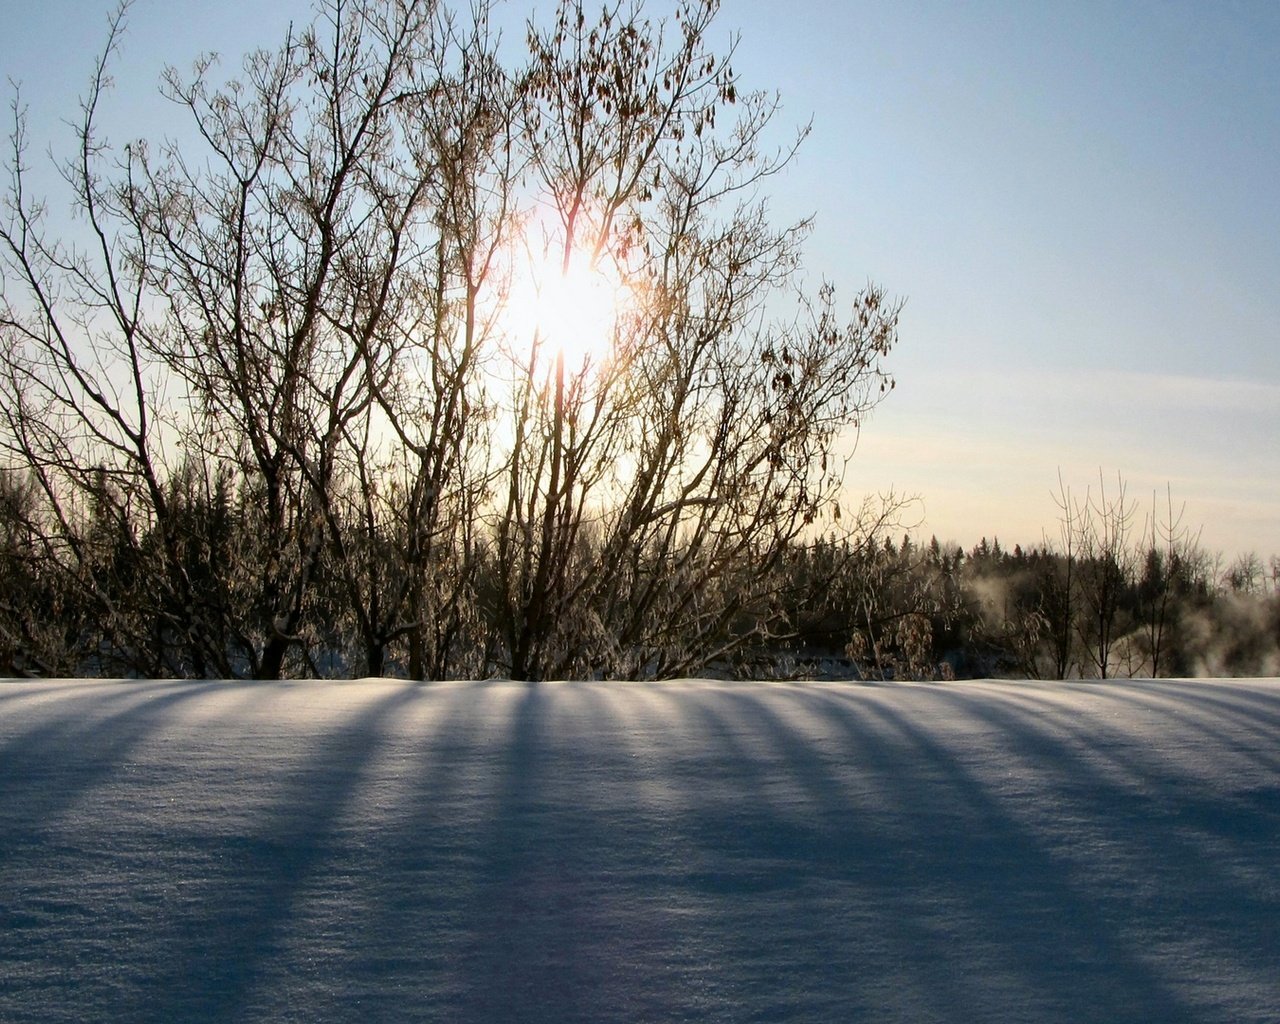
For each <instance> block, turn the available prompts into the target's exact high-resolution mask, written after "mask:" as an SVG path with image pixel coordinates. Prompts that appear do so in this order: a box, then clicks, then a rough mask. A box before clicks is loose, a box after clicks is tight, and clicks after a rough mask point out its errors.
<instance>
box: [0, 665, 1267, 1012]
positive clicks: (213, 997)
mask: <svg viewBox="0 0 1280 1024" xmlns="http://www.w3.org/2000/svg"><path fill="white" fill-rule="evenodd" d="M1278 740H1280V682H1277V681H1275V680H1269V681H1229V682H1228V681H1222V682H1196V683H1184V682H1158V683H1149V682H1148V683H1119V682H1108V683H1092V684H1082V683H1051V684H1040V683H1023V682H1018V683H1004V682H1001V683H965V684H946V685H936V684H929V685H924V684H886V685H874V686H873V685H846V684H797V685H781V684H742V683H733V684H729V683H708V682H676V683H665V684H617V683H552V684H547V683H542V684H524V683H510V682H493V683H443V684H412V683H404V682H397V681H383V680H377V681H362V682H353V683H331V682H325V683H274V684H261V683H221V682H217V683H214V682H170V683H155V682H100V681H94V682H77V681H70V682H13V683H4V684H0V1020H4V1021H9V1022H19V1021H41V1022H52V1021H88V1020H104V1021H105V1020H110V1021H117V1022H124V1021H232V1020H235V1021H264V1022H265V1021H272V1022H276V1021H330V1020H335V1021H336V1020H359V1021H362V1022H372V1021H381V1020H388V1021H391V1020H395V1021H418V1020H421V1021H436V1020H438V1021H458V1022H471V1021H474V1022H480V1021H485V1022H500V1021H547V1022H557V1024H559V1022H572V1021H582V1022H604V1021H672V1020H690V1021H748V1020H758V1021H770V1022H784V1021H903V1022H906V1021H911V1022H923V1021H965V1022H974V1021H1001V1022H1011V1021H1064V1022H1065V1021H1072V1022H1080V1021H1107V1022H1122V1021H1165V1022H1171V1021H1233V1022H1240V1021H1262V1020H1274V1019H1275V1014H1276V1012H1277V1007H1280V972H1277V969H1276V965H1277V963H1280V872H1278V871H1277V868H1280V852H1278V851H1280V743H1278V742H1277V741H1278Z"/></svg>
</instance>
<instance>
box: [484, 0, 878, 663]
mask: <svg viewBox="0 0 1280 1024" xmlns="http://www.w3.org/2000/svg"><path fill="white" fill-rule="evenodd" d="M717 6H718V5H717V4H716V3H715V2H713V0H689V2H685V3H682V4H680V5H679V7H678V11H677V14H676V17H675V25H674V27H671V26H660V27H659V28H657V29H655V28H653V27H652V26H651V25H650V24H649V23H648V22H643V21H641V20H640V18H639V7H638V5H633V6H631V7H627V8H624V7H623V6H622V5H620V4H615V5H610V6H607V7H606V8H605V9H604V11H603V12H602V14H601V15H600V17H599V19H598V20H597V21H595V22H589V21H587V20H586V19H585V18H584V17H583V12H582V8H581V6H580V5H579V4H576V3H571V2H566V3H562V4H560V5H559V7H558V9H557V13H556V15H555V18H554V20H553V23H552V25H551V27H550V28H548V29H545V30H540V29H538V28H537V27H536V26H535V27H531V30H530V47H531V51H532V53H533V58H534V59H533V66H532V70H531V74H530V78H529V92H528V99H527V103H526V107H525V110H524V117H525V123H526V126H527V129H528V138H527V142H528V145H529V147H530V155H531V166H532V168H533V170H534V172H535V178H534V181H533V183H532V187H533V188H534V191H535V195H536V196H537V197H538V198H539V199H541V200H542V201H543V202H544V203H545V204H547V206H549V207H550V209H551V210H552V211H553V215H554V217H553V224H552V227H551V229H550V231H549V237H550V244H551V247H552V248H553V250H554V251H555V252H556V254H557V255H558V257H559V263H560V270H561V272H562V273H566V274H567V273H570V272H572V269H573V262H574V261H575V260H583V261H585V262H586V263H587V265H588V266H589V267H592V268H598V267H600V266H601V265H602V264H603V265H607V266H609V267H612V268H616V269H615V271H614V272H615V274H616V275H617V276H618V277H619V278H621V279H623V280H626V281H627V282H628V284H629V291H630V293H631V295H632V297H633V298H632V303H633V305H632V306H631V308H630V309H626V310H624V311H623V312H622V314H621V315H620V316H619V317H618V318H617V320H616V322H614V323H613V324H611V325H610V326H609V328H608V330H609V332H610V333H609V337H608V339H607V340H608V342H609V344H608V346H607V350H606V351H605V352H603V353H601V354H599V355H597V356H594V357H591V356H589V357H588V358H586V359H585V360H582V361H580V362H574V361H573V360H572V357H571V356H569V355H567V354H566V350H567V348H568V346H567V345H566V344H565V343H566V341H568V340H570V339H566V338H559V337H554V336H549V335H547V334H545V333H544V332H543V331H542V330H540V329H539V327H540V325H534V330H533V331H532V333H531V336H530V337H529V339H528V342H527V347H526V348H525V349H524V350H518V349H517V350H516V351H515V352H514V353H513V355H514V359H513V366H512V376H513V379H514V381H515V384H514V386H513V388H512V391H511V400H510V403H509V413H508V414H509V415H510V417H511V420H512V422H513V424H514V427H513V437H512V443H511V448H510V452H509V455H508V459H507V463H506V466H505V471H504V477H505V491H506V493H505V501H504V503H503V504H502V506H501V507H500V508H498V509H497V510H496V511H497V518H496V521H495V525H494V535H495V547H494V555H493V558H494V566H495V573H496V575H497V577H498V579H499V580H500V586H499V588H498V590H497V601H496V604H495V608H494V615H495V617H496V620H497V621H498V622H499V623H501V630H502V635H503V637H504V640H505V647H506V652H505V656H506V659H507V665H506V667H507V669H508V670H509V671H510V672H511V674H512V675H515V676H517V677H525V676H533V677H537V676H545V675H560V674H570V673H572V674H578V673H584V672H591V671H596V672H604V673H607V674H616V675H634V674H639V673H644V674H656V675H671V674H676V673H681V672H687V671H691V670H693V669H695V668H698V667H702V666H706V665H708V664H711V663H714V662H716V661H717V660H718V659H724V658H726V657H728V656H729V655H730V654H731V652H732V651H733V650H734V649H735V648H736V647H738V646H740V645H742V644H743V643H745V642H747V640H749V639H754V638H756V637H757V635H758V634H765V635H768V634H769V633H770V632H771V631H773V630H775V629H778V628H782V626H781V621H780V616H779V615H778V609H777V607H776V602H775V601H773V600H772V597H773V595H774V594H775V592H776V590H777V588H778V578H777V573H778V570H779V569H780V567H781V566H782V564H783V561H784V559H785V557H786V553H787V552H788V550H789V548H790V547H791V545H792V544H794V543H795V542H796V541H798V540H799V539H800V538H801V536H802V535H803V533H804V531H805V529H806V528H808V527H809V526H810V525H811V524H813V523H814V522H815V521H816V520H817V519H818V517H819V516H820V515H822V514H823V513H824V512H828V511H830V510H831V509H832V508H833V507H834V503H835V501H836V499H837V496H838V492H839V489H840V482H841V478H840V469H841V466H840V465H839V464H838V463H837V460H836V459H835V456H834V446H835V442H836V440H837V438H838V437H839V436H841V434H842V433H844V432H846V431H849V430H851V429H855V428H856V426H857V424H858V423H859V421H860V418H861V417H862V416H863V415H864V414H865V413H866V412H867V411H868V410H869V409H870V408H871V407H872V406H873V405H874V404H875V402H876V401H877V400H878V399H879V398H880V396H881V395H883V394H884V393H885V392H886V391H887V390H888V389H889V388H891V387H892V380H891V379H890V378H888V377H887V375H885V374H884V372H883V371H882V369H881V367H880V362H879V360H880V358H881V357H882V356H884V355H885V354H887V353H888V351H889V349H890V347H891V346H892V344H893V343H894V340H895V337H896V324H897V314H898V307H897V305H896V304H894V303H891V302H888V301H886V300H885V298H884V296H883V294H882V293H881V292H880V291H879V290H876V289H868V290H867V291H866V292H864V293H863V294H862V295H860V296H859V297H858V298H857V299H856V300H855V302H854V308H853V313H852V316H851V318H850V319H848V320H841V318H840V317H839V316H838V315H837V313H836V309H835V299H834V293H833V291H832V290H831V289H830V288H829V287H824V288H823V289H822V290H821V292H820V294H819V296H818V297H817V299H816V300H815V301H813V302H812V303H802V304H801V305H800V306H799V310H798V312H797V313H796V314H795V315H794V316H793V317H792V319H790V320H789V321H784V322H778V321H777V320H776V319H775V318H774V317H772V316H771V315H770V314H771V312H772V311H773V310H774V309H776V307H775V306H772V305H771V303H774V302H777V301H778V298H779V296H780V295H783V294H785V291H786V286H788V285H789V283H790V282H791V281H792V278H793V275H794V274H795V272H796V270H797V268H798V265H799V245H800V242H801V240H802V238H803V235H804V233H805V230H806V228H807V225H805V224H798V225H791V226H785V227H782V228H775V227H773V226H772V225H771V224H770V222H769V219H768V217H767V215H766V207H765V204H764V202H763V200H761V199H759V198H758V189H759V187H760V186H761V184H762V183H763V182H764V180H765V179H767V178H768V177H769V176H771V175H772V174H774V173H776V172H777V170H778V169H779V168H780V167H782V166H783V165H784V164H785V163H786V161H787V160H788V159H789V158H790V156H791V154H792V152H793V151H794V146H795V145H797V144H798V142H799V139H796V140H795V142H794V143H793V144H792V145H790V146H786V147H784V148H782V149H781V150H778V151H771V150H768V149H766V148H765V146H764V138H765V135H766V130H767V128H768V127H769V125H770V124H771V122H772V119H773V116H774V114H775V112H776V109H777V102H776V98H774V97H770V96H768V95H765V94H761V93H755V94H744V93H742V92H740V87H739V83H738V79H737V76H736V74H735V72H734V71H733V69H732V64H731V60H732V47H730V50H729V52H728V53H726V54H719V55H718V54H716V53H715V52H713V51H712V50H710V49H709V46H708V30H709V27H710V25H711V23H712V20H713V18H714V15H715V13H716V9H717ZM668 31H670V35H668V34H666V33H667V32H668ZM726 119H729V120H730V123H729V126H728V128H727V129H726V128H723V127H717V121H718V120H719V121H720V122H724V121H725V120H726ZM800 134H801V136H802V135H803V132H801V133H800Z"/></svg>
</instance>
